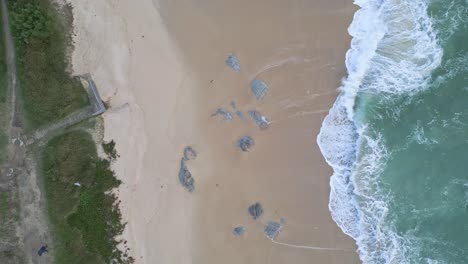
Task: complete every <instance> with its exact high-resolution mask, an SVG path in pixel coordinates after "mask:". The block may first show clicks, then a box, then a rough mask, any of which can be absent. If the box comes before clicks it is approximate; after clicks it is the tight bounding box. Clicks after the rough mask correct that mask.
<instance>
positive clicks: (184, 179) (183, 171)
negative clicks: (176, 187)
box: [179, 157, 195, 192]
mask: <svg viewBox="0 0 468 264" xmlns="http://www.w3.org/2000/svg"><path fill="white" fill-rule="evenodd" d="M179 181H180V184H182V186H184V188H185V189H187V191H189V192H193V190H194V189H195V186H194V183H195V180H194V179H193V177H192V174H191V173H190V171H189V170H188V168H187V164H186V159H185V157H183V158H182V159H181V160H180V170H179Z"/></svg>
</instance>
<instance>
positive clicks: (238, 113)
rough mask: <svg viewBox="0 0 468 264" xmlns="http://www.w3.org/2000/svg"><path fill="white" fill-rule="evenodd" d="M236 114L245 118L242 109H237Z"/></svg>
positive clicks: (242, 118)
mask: <svg viewBox="0 0 468 264" xmlns="http://www.w3.org/2000/svg"><path fill="white" fill-rule="evenodd" d="M236 115H237V116H238V117H239V118H240V119H241V120H244V113H242V112H241V111H239V110H237V111H236Z"/></svg>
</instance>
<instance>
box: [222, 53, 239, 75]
mask: <svg viewBox="0 0 468 264" xmlns="http://www.w3.org/2000/svg"><path fill="white" fill-rule="evenodd" d="M225 63H226V65H227V66H229V67H230V68H231V69H233V70H234V71H235V72H240V63H239V60H238V59H237V57H236V55H234V54H232V53H231V54H229V55H228V57H227V59H226V61H225Z"/></svg>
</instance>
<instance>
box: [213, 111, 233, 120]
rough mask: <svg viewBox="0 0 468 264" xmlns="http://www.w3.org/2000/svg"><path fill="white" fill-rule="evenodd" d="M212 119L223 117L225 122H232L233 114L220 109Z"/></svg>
mask: <svg viewBox="0 0 468 264" xmlns="http://www.w3.org/2000/svg"><path fill="white" fill-rule="evenodd" d="M211 116H212V117H215V116H221V117H222V118H223V120H224V121H231V120H232V115H231V113H230V112H229V111H228V110H226V109H224V108H218V109H216V112H214V113H213V114H211Z"/></svg>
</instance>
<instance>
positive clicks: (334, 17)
mask: <svg viewBox="0 0 468 264" xmlns="http://www.w3.org/2000/svg"><path fill="white" fill-rule="evenodd" d="M68 2H70V3H72V5H73V7H74V9H73V12H74V16H75V25H76V27H75V36H74V41H75V52H74V53H73V69H74V73H75V74H82V73H84V72H91V73H92V75H93V76H94V79H95V82H96V84H97V86H98V89H99V92H100V93H101V96H102V98H103V99H104V100H105V101H106V102H108V103H109V104H110V109H109V111H108V112H106V113H105V114H104V116H103V118H104V123H105V132H104V133H105V136H104V140H107V141H109V140H112V139H113V140H115V141H116V149H117V152H118V153H119V154H120V158H119V159H118V160H117V161H116V163H115V164H114V165H113V169H114V170H115V172H116V174H117V177H119V178H120V179H121V180H122V181H123V185H122V187H121V188H120V189H119V190H118V195H119V198H120V199H121V201H122V203H121V210H122V214H123V217H124V221H126V222H128V225H127V228H126V229H125V232H124V234H123V237H124V238H125V239H126V240H127V241H128V246H129V247H130V248H131V250H132V251H131V253H132V255H133V257H134V258H135V259H136V263H153V262H155V261H159V262H161V263H217V262H220V261H223V260H224V261H226V259H225V258H228V259H229V260H228V262H224V263H231V262H232V263H239V261H240V262H241V263H263V262H265V261H267V260H268V259H270V261H271V263H282V261H284V260H285V258H288V259H289V260H294V261H295V263H307V261H309V262H310V260H311V259H313V260H317V261H320V263H358V262H357V255H356V254H355V253H354V251H355V244H354V241H352V240H351V239H350V238H349V237H347V236H346V235H344V234H343V233H341V230H339V229H338V227H337V226H336V224H335V223H334V222H333V221H332V220H331V217H330V213H329V211H328V192H329V176H330V175H331V174H332V172H331V168H329V167H328V165H327V164H326V163H325V162H324V160H323V157H322V156H321V153H320V151H319V149H318V146H317V145H316V142H315V137H316V135H317V134H318V130H319V129H320V126H321V120H322V119H323V117H324V115H325V114H326V113H327V112H328V110H329V109H330V107H331V105H332V103H333V100H335V99H336V95H337V94H338V93H337V91H336V87H338V86H339V80H340V79H341V78H342V77H343V76H344V74H345V72H344V66H343V64H344V63H343V58H344V53H345V51H346V50H347V48H348V47H349V40H350V38H349V36H347V34H346V27H347V26H348V25H349V23H350V21H351V15H352V14H353V12H352V11H354V10H355V8H354V7H353V6H352V4H347V5H345V4H343V3H342V2H340V1H331V2H327V3H317V4H313V3H312V4H310V3H307V2H304V1H297V3H295V4H296V5H286V6H283V5H284V4H282V3H281V1H274V2H273V3H268V4H267V6H268V10H267V11H268V12H264V14H262V13H261V12H259V11H260V10H263V9H264V8H266V7H265V6H262V5H261V4H260V2H261V1H260V2H259V3H258V4H254V5H252V6H250V7H249V9H248V12H246V14H245V15H243V17H236V16H238V15H239V14H237V13H233V12H234V11H232V10H239V8H241V7H242V3H237V4H236V3H224V4H220V3H213V2H207V1H204V2H200V3H198V4H194V3H190V2H187V1H185V2H184V1H181V2H179V3H175V4H173V3H169V2H165V1H161V2H154V3H153V2H151V1H149V0H145V1H142V2H140V3H138V4H129V3H125V2H123V1H122V2H114V3H110V2H109V1H106V0H103V1H99V2H94V1H89V0H87V1H78V0H69V1H68ZM301 5H303V6H301ZM307 5H310V6H307ZM288 8H289V9H288ZM289 12H290V13H289ZM282 13H285V14H286V15H284V14H282ZM161 14H162V15H161ZM176 14H177V16H176ZM233 14H236V15H235V16H233ZM287 14H294V16H291V15H290V16H288V15H287ZM161 16H162V17H161ZM187 21H191V23H190V24H187ZM266 21H268V23H269V24H265V23H263V22H266ZM251 24H255V25H258V29H255V28H254V27H250V26H249V25H251ZM323 24H326V25H327V26H329V27H331V28H332V30H323V28H322V27H321V26H320V25H323ZM267 28H275V32H267V31H264V30H263V29H267ZM200 29H203V30H200ZM244 31H245V32H244ZM330 31H333V32H330ZM337 31H338V32H341V33H337ZM257 32H261V33H262V34H263V35H262V36H261V37H257V36H258V35H256V33H257ZM230 53H234V54H236V56H238V58H239V60H240V65H241V70H240V73H238V74H236V73H235V72H234V71H232V69H230V68H228V67H227V66H226V65H225V64H224V61H225V60H226V57H227V55H228V54H230ZM253 78H258V79H262V80H264V81H265V82H266V83H267V85H268V87H269V92H268V94H267V95H266V97H265V98H264V100H262V101H259V102H257V101H256V99H255V98H253V97H252V95H251V94H250V91H249V82H250V81H251V80H252V79H253ZM211 80H213V81H211ZM310 84H315V85H314V86H313V87H311V86H310ZM282 87H288V88H289V89H285V88H282ZM231 101H234V102H235V105H236V109H239V111H242V112H244V113H245V114H246V120H245V121H242V120H239V119H234V120H233V121H232V122H220V121H217V120H216V119H214V118H211V117H210V116H211V114H212V113H213V112H214V111H215V110H216V109H217V108H220V107H223V108H225V109H229V110H230V111H232V112H233V113H234V109H231V108H230V107H231V106H230V103H231ZM252 109H255V110H258V111H260V112H261V113H264V114H265V115H266V116H267V118H269V119H270V121H271V123H270V126H269V128H268V129H266V130H259V129H258V128H257V127H256V126H255V125H254V124H253V123H252V122H251V121H250V120H249V118H250V117H248V115H247V111H248V110H252ZM234 118H237V117H236V116H234ZM244 135H249V136H252V138H253V139H254V140H255V145H254V147H253V149H252V150H251V151H250V152H248V153H242V152H240V151H239V150H238V149H237V148H236V146H235V144H236V140H237V139H238V138H239V137H241V136H244ZM285 138H287V139H288V140H284V139H285ZM188 145H190V146H192V147H194V149H195V150H196V151H197V152H198V154H199V155H198V156H197V159H196V160H193V161H190V163H189V165H188V166H189V168H190V171H191V173H192V175H193V177H194V178H195V190H194V192H193V193H188V192H186V190H185V189H183V188H182V187H181V186H180V184H179V182H178V179H177V171H178V169H179V165H180V164H179V162H180V157H181V155H182V151H183V149H184V147H186V146H188ZM278 150H280V151H278ZM314 172H315V173H314ZM310 175H313V176H314V177H311V176H310ZM256 201H259V202H261V203H262V204H263V206H264V208H265V214H264V216H263V217H262V218H260V219H259V221H254V220H252V219H249V218H248V214H247V207H248V206H249V205H250V204H251V203H253V202H256ZM283 217H284V218H286V222H285V224H284V228H283V229H282V231H281V233H280V235H278V237H277V239H278V241H279V242H281V243H289V244H296V245H306V246H311V247H322V248H340V249H344V250H346V251H344V253H343V252H342V253H336V252H335V253H333V252H331V251H316V250H312V251H307V250H301V249H298V248H290V247H284V246H281V245H277V244H273V243H271V241H269V240H268V239H266V238H265V235H264V234H263V227H262V226H263V225H265V224H266V223H268V221H273V220H274V221H279V219H280V218H283ZM237 225H242V226H245V227H246V233H245V234H244V235H243V236H242V237H235V236H233V235H232V228H233V227H235V226H237ZM201 237H203V238H204V239H203V241H200V240H199V239H198V238H201ZM220 243H221V244H222V245H223V246H220ZM212 249H216V252H217V253H214V252H213V251H212ZM239 252H241V253H239ZM350 252H351V253H350ZM343 261H344V262H343Z"/></svg>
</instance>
